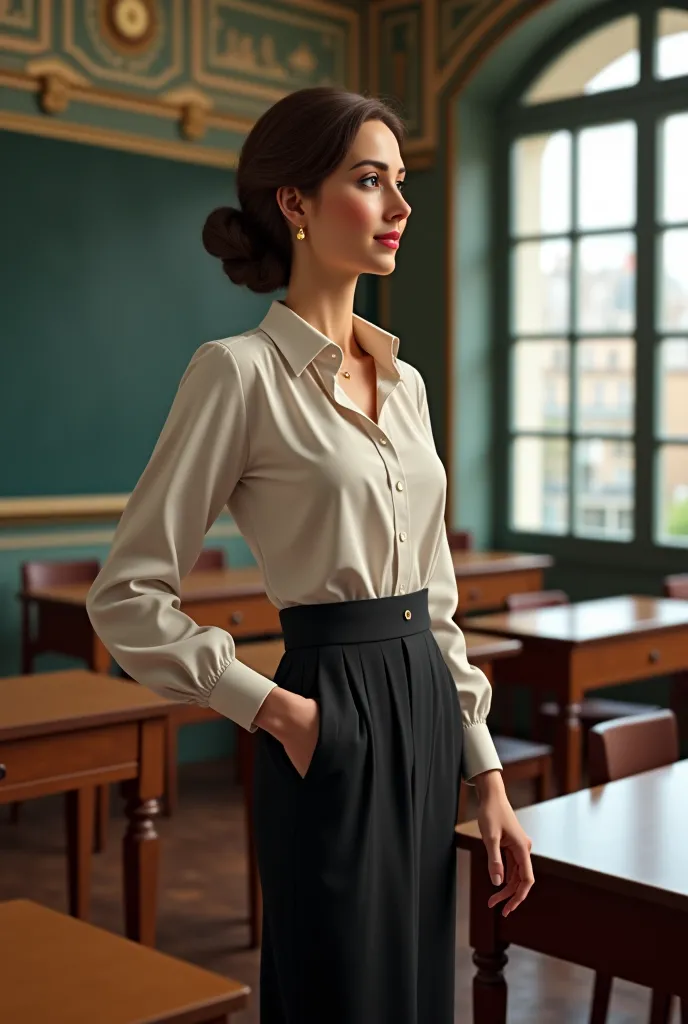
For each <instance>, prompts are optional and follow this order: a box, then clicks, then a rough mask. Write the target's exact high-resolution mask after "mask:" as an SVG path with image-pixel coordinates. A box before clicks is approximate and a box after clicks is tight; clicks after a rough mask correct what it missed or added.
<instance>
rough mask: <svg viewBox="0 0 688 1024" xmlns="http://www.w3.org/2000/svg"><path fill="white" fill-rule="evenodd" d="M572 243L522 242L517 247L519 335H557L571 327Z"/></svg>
mask: <svg viewBox="0 0 688 1024" xmlns="http://www.w3.org/2000/svg"><path fill="white" fill-rule="evenodd" d="M570 262H571V243H570V242H568V241H566V240H564V239H557V240H556V241H555V240H554V239H553V240H552V241H549V242H522V243H521V244H520V245H517V246H515V250H514V263H513V266H514V272H515V281H514V284H515V288H514V294H515V300H516V301H515V310H514V313H515V324H514V326H515V329H516V332H517V333H518V334H547V333H551V332H555V333H557V334H559V333H561V332H562V331H565V330H567V329H568V326H569V288H570V282H569V276H570V275H569V269H570Z"/></svg>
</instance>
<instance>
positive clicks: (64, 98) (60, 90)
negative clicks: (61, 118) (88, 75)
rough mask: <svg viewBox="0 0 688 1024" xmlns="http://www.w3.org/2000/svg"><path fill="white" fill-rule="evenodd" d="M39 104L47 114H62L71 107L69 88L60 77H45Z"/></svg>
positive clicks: (42, 79)
mask: <svg viewBox="0 0 688 1024" xmlns="http://www.w3.org/2000/svg"><path fill="white" fill-rule="evenodd" d="M40 83H41V88H40V92H39V94H38V95H39V102H40V104H41V110H42V111H43V112H44V113H45V114H62V113H64V111H65V110H66V109H67V107H68V106H69V87H68V85H67V83H66V82H65V80H64V79H63V78H60V77H59V75H43V76H42V77H41V79H40Z"/></svg>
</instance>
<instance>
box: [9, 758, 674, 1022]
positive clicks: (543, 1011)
mask: <svg viewBox="0 0 688 1024" xmlns="http://www.w3.org/2000/svg"><path fill="white" fill-rule="evenodd" d="M232 780H233V769H232V768H231V766H229V765H228V764H227V763H220V762H213V763H208V764H201V765H188V766H183V767H182V768H181V770H180V807H179V811H178V813H177V814H176V815H175V816H174V818H172V819H162V820H161V821H160V823H159V831H160V834H161V837H162V865H161V879H160V882H161V884H160V900H159V919H158V948H159V949H161V950H162V951H164V952H167V953H170V954H172V955H174V956H177V957H181V958H183V959H185V960H190V961H192V962H193V963H196V964H199V965H201V966H203V967H207V968H208V969H210V970H213V971H217V972H219V973H220V974H226V975H228V976H230V977H234V978H237V979H239V980H241V981H243V982H246V983H247V984H249V985H250V986H251V987H252V989H253V994H252V996H251V1006H250V1008H249V1009H248V1010H247V1011H245V1012H244V1013H243V1014H238V1015H237V1016H236V1017H233V1018H232V1021H233V1022H234V1021H236V1024H258V1021H259V1014H258V972H259V956H260V954H259V952H258V951H250V950H247V949H246V944H247V942H248V926H247V917H246V915H247V907H246V886H245V877H244V852H243V812H242V803H241V792H240V790H239V788H238V786H237V785H236V784H235V783H234V782H233V781H232ZM511 799H512V802H513V804H514V806H519V805H522V804H524V803H528V802H529V799H530V798H529V794H528V790H527V789H525V790H520V791H514V792H512V793H511ZM112 803H113V812H112V813H113V817H112V821H111V823H110V841H109V845H108V848H107V850H106V851H105V852H104V853H102V854H99V855H97V856H96V857H95V858H94V877H93V909H92V915H91V921H92V923H93V924H97V925H100V926H101V927H104V928H108V929H110V930H112V931H115V932H119V933H120V934H121V933H122V930H123V927H122V926H123V922H122V911H121V887H120V863H119V854H120V839H121V836H122V834H123V831H124V818H123V814H122V805H121V802H120V799H119V795H118V793H117V790H116V788H113V790H112ZM62 806H63V801H62V798H57V797H55V798H54V797H50V798H44V799H42V800H35V801H31V802H29V803H26V804H24V805H23V807H22V818H21V821H20V823H19V824H18V825H10V824H9V808H7V807H0V900H2V899H9V898H11V897H14V896H25V897H28V898H30V899H33V900H36V901H37V902H40V903H43V904H45V905H46V906H49V907H53V908H55V909H56V910H61V911H65V910H66V896H65V880H64V875H65V867H64V854H63V851H64V839H63V825H62ZM465 857H466V854H464V853H463V852H461V853H460V854H459V861H458V864H459V886H460V888H459V906H458V919H457V928H458V932H457V934H458V950H457V985H456V1021H457V1024H471V1020H472V1018H471V1011H470V1006H471V1000H470V992H471V978H472V975H473V966H472V963H471V959H470V951H469V949H468V945H467V937H468V927H467V919H466V914H467V901H466V898H465V893H466V866H467V865H466V861H465V860H464V858H465ZM536 884H537V882H536ZM516 913H518V911H516ZM558 926H559V927H561V928H566V921H561V922H560V923H559V925H558ZM649 955H651V953H649ZM507 976H508V981H509V1015H508V1020H509V1024H534V1022H537V1024H587V1019H588V1009H589V998H590V993H591V985H592V974H591V972H590V971H588V970H585V969H582V968H577V967H572V966H569V965H567V964H565V963H563V962H560V961H557V960H553V959H550V958H547V957H543V956H540V955H537V954H534V953H529V952H527V951H526V950H519V949H517V948H512V949H511V950H510V951H509V964H508V966H507ZM648 1007H649V993H648V992H647V991H646V990H644V989H641V988H638V987H637V986H635V985H630V984H628V983H625V982H618V981H617V982H616V983H615V988H614V994H613V1000H612V1010H611V1013H610V1015H609V1020H608V1024H647V1020H648ZM674 1020H675V1022H676V1024H678V1016H677V1015H676V1017H675V1018H674ZM424 1024H431V1022H424Z"/></svg>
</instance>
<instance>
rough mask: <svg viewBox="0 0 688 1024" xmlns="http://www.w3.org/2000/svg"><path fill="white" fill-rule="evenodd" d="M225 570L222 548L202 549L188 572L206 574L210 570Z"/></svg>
mask: <svg viewBox="0 0 688 1024" xmlns="http://www.w3.org/2000/svg"><path fill="white" fill-rule="evenodd" d="M224 568H225V553H224V550H223V549H222V548H203V550H202V551H201V553H200V555H199V556H198V558H197V559H196V564H195V565H194V566H193V568H192V569H190V570H189V571H190V572H207V571H208V570H210V569H224Z"/></svg>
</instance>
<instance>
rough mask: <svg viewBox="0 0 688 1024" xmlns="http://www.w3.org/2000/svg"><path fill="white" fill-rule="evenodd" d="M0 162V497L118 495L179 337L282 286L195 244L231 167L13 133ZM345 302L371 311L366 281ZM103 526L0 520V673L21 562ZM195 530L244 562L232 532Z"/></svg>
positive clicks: (192, 752) (244, 310)
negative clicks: (232, 272)
mask: <svg viewBox="0 0 688 1024" xmlns="http://www.w3.org/2000/svg"><path fill="white" fill-rule="evenodd" d="M0 166H2V167H10V168H11V169H12V189H11V190H5V191H4V192H3V193H2V197H1V198H0V223H2V225H3V244H2V246H0V310H1V313H0V345H1V347H2V362H3V372H2V375H0V436H1V437H2V439H3V455H2V473H0V497H17V496H27V495H49V494H53V495H69V494H99V493H126V492H128V491H130V490H131V489H132V488H133V486H134V484H135V483H136V480H137V479H138V476H139V475H140V473H141V471H142V470H143V468H144V466H145V464H146V462H147V460H148V458H149V456H150V453H151V451H152V449H153V446H154V444H155V441H156V438H157V436H158V434H159V431H160V429H161V427H162V424H163V422H164V419H165V416H166V415H167V411H168V409H169V406H170V404H171V402H172V399H173V397H174V393H175V391H176V388H177V385H178V382H179V379H180V377H181V374H182V372H183V370H184V368H185V366H186V364H187V362H188V360H189V358H190V356H191V355H192V353H193V352H194V351H195V349H196V348H197V347H198V346H199V345H200V344H202V343H203V342H204V341H207V340H209V339H213V338H219V337H226V336H228V335H232V334H236V333H238V332H240V331H242V330H245V329H246V328H248V327H250V326H252V325H254V324H256V323H257V322H258V321H259V320H260V319H261V317H262V316H263V314H264V312H265V311H266V310H267V308H268V306H269V304H270V302H271V301H272V299H273V298H275V297H279V296H280V295H281V294H282V293H275V294H274V295H270V296H259V295H255V294H253V293H251V292H249V291H247V290H243V289H240V288H237V287H235V286H234V285H232V284H231V282H229V280H228V279H227V278H226V277H225V275H224V274H223V273H222V270H221V266H220V264H219V262H218V261H217V260H215V259H213V258H212V257H210V256H209V255H208V254H207V253H206V252H205V251H204V249H203V248H202V245H201V240H200V233H201V227H202V225H203V222H204V219H205V216H206V214H207V213H208V212H210V210H211V209H213V208H214V207H215V206H217V205H221V204H232V203H234V202H235V201H236V194H235V185H234V174H233V172H228V171H224V170H219V169H214V168H211V167H203V166H198V165H194V164H188V163H182V162H176V161H171V160H166V159H158V158H154V157H146V156H140V155H134V154H129V153H123V152H118V151H116V150H110V149H107V150H106V149H100V148H98V147H95V146H87V145H80V144H77V143H72V142H62V141H55V140H49V139H43V138H39V137H35V136H31V135H22V134H16V133H13V132H0ZM356 308H357V311H358V312H360V313H361V314H362V315H363V316H366V317H370V318H374V316H375V312H374V308H375V282H374V281H373V280H371V279H369V278H363V279H361V282H360V287H359V290H358V294H357V301H356ZM113 525H114V524H99V525H98V526H93V527H91V526H84V525H80V526H78V527H69V528H66V527H65V528H59V527H53V526H50V527H47V528H46V527H43V528H31V529H22V530H20V529H17V528H11V529H6V530H0V675H12V674H16V673H18V672H19V671H20V619H19V605H18V602H17V601H16V598H15V595H16V592H17V590H18V587H19V579H20V564H21V562H22V561H24V560H29V559H34V558H45V559H53V558H54V559H65V560H66V559H72V558H75V559H76V558H89V557H96V558H100V559H101V560H102V559H104V558H105V556H106V554H107V550H108V539H109V536H110V535H111V531H112V528H113ZM207 543H209V544H210V543H212V544H213V546H221V547H224V548H225V550H226V552H227V554H228V556H229V559H230V562H231V564H233V565H237V566H239V565H252V564H254V562H253V557H252V555H251V553H250V551H249V550H248V548H247V546H246V545H245V544H244V542H243V540H242V538H241V537H240V536H237V537H224V536H223V537H220V538H216V539H215V538H211V537H209V538H208V541H207ZM71 664H74V663H73V662H70V661H68V660H66V659H64V658H59V657H52V656H47V655H46V656H45V657H44V658H42V659H40V661H39V663H38V664H37V668H38V669H39V670H45V671H47V670H50V669H53V668H63V667H66V666H68V665H71ZM233 730H234V726H233V725H232V723H229V722H227V723H223V722H219V723H217V725H216V724H215V723H211V724H209V725H207V726H206V725H202V726H189V727H187V729H185V730H183V731H182V737H181V744H180V758H181V759H182V760H184V759H197V758H201V757H210V756H216V755H217V754H219V753H227V752H228V751H229V750H231V748H232V736H233Z"/></svg>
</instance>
